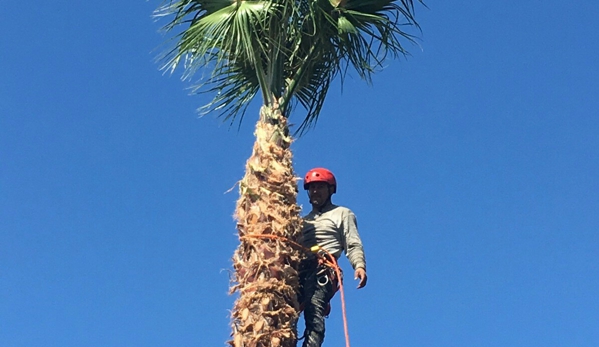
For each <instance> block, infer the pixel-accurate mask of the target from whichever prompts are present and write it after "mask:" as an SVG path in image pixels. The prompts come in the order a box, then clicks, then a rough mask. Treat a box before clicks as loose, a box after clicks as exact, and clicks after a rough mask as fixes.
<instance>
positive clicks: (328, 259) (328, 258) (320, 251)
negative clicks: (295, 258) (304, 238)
mask: <svg viewBox="0 0 599 347" xmlns="http://www.w3.org/2000/svg"><path fill="white" fill-rule="evenodd" d="M239 238H240V239H249V238H258V239H271V240H280V241H283V242H285V243H288V244H290V245H292V246H294V247H295V248H297V249H299V250H302V251H304V252H306V253H313V254H315V255H316V256H317V257H318V259H319V261H320V262H321V263H322V264H324V265H326V266H328V267H330V268H332V269H333V270H334V271H335V275H337V278H338V279H339V281H338V282H339V293H341V312H342V315H343V331H344V333H345V347H350V344H349V328H348V325H347V311H346V308H345V293H344V291H343V280H342V277H341V268H340V267H339V265H338V264H337V259H335V256H333V255H332V254H331V253H329V252H328V251H327V250H326V249H324V248H322V247H320V246H312V248H307V247H304V246H302V245H301V244H299V243H297V242H295V241H293V240H290V239H288V238H286V237H284V236H278V235H272V234H252V235H244V236H240V237H239Z"/></svg>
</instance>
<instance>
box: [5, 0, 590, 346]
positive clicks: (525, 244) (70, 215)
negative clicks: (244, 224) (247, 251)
mask: <svg viewBox="0 0 599 347" xmlns="http://www.w3.org/2000/svg"><path fill="white" fill-rule="evenodd" d="M159 5H160V3H159V2H155V1H147V2H143V1H128V2H123V1H119V2H116V1H110V0H109V1H103V2H94V3H90V2H85V1H54V2H36V3H29V2H19V1H6V2H5V3H3V5H2V10H1V13H2V14H1V19H2V20H0V31H1V32H2V33H3V34H2V35H1V37H0V56H1V58H0V62H1V64H0V76H1V77H0V346H2V347H82V346H84V347H96V346H97V347H130V346H137V347H158V346H161V347H171V346H224V343H225V341H226V340H227V339H228V336H229V326H228V325H229V318H228V310H229V309H230V308H231V305H232V302H233V299H234V297H231V296H228V295H227V291H228V284H229V283H228V281H229V279H228V271H229V270H230V268H231V266H230V257H231V255H232V253H233V251H234V249H235V248H236V246H237V243H238V241H237V238H236V234H235V228H234V221H233V218H232V214H233V209H234V203H235V200H236V198H237V193H236V190H235V189H234V190H233V192H231V193H226V192H227V191H228V190H229V189H230V188H231V187H233V186H234V185H235V184H236V182H237V181H238V180H239V179H240V178H241V177H242V175H243V169H244V164H245V160H246V159H247V157H249V155H250V151H251V146H252V142H253V137H252V132H253V126H254V122H255V120H256V119H257V111H258V109H257V106H255V107H254V106H253V107H251V108H250V110H249V111H248V114H247V115H246V119H245V122H244V123H243V125H242V126H241V128H240V129H239V131H238V130H237V127H233V128H230V127H229V126H228V125H227V124H222V123H221V122H220V121H219V120H218V119H216V118H215V117H214V116H210V115H209V116H206V117H203V118H199V117H198V115H197V114H196V113H195V109H196V108H197V107H199V106H201V105H203V104H205V103H206V102H207V101H208V100H209V97H208V96H188V95H187V94H188V92H187V91H186V88H187V87H188V84H186V83H184V82H181V81H180V80H179V76H180V74H179V75H174V76H171V77H169V76H163V74H162V73H161V72H160V71H158V64H156V63H155V61H154V58H155V57H156V55H157V54H158V52H159V51H160V49H159V47H160V46H161V44H162V43H163V42H164V41H165V40H166V38H165V37H164V36H162V35H161V34H160V33H158V30H159V28H160V26H161V25H162V24H164V23H165V22H158V23H156V22H154V21H153V19H152V18H151V14H152V11H153V10H154V9H155V8H156V7H158V6H159ZM427 5H428V6H429V8H428V9H426V8H424V7H423V6H417V8H416V16H417V19H418V20H419V22H420V24H421V26H422V33H420V34H418V35H419V37H420V40H419V46H414V45H412V46H408V48H410V51H411V53H412V55H411V56H410V57H408V58H407V59H400V60H397V61H389V62H388V64H387V67H386V68H385V69H384V70H383V71H382V72H381V73H379V74H378V75H376V76H375V78H374V84H373V86H368V85H366V84H364V83H362V82H361V81H359V80H358V79H357V77H355V75H353V77H350V78H349V79H348V81H347V83H346V85H345V87H344V90H343V92H341V90H340V88H338V87H335V88H333V89H332V90H331V91H330V94H329V99H328V101H327V104H326V106H325V109H324V111H323V113H322V115H321V118H320V120H319V122H318V124H317V127H316V128H315V129H314V130H313V131H311V132H309V133H308V134H307V135H305V136H304V137H302V138H300V139H299V140H298V141H297V142H295V143H294V145H293V149H294V152H295V156H294V162H295V165H296V171H297V173H298V175H301V174H303V173H304V172H305V171H306V170H308V169H309V168H311V167H314V166H324V167H328V168H330V169H331V170H332V171H334V172H335V174H336V175H337V178H338V182H339V188H338V194H337V195H336V196H335V197H334V202H336V203H338V204H342V205H346V206H348V207H350V208H351V209H353V210H354V212H355V213H356V215H357V216H358V223H359V227H360V233H361V235H362V238H363V241H364V244H365V247H366V256H367V261H368V273H369V283H368V285H367V286H366V288H364V289H362V290H355V289H354V288H355V283H354V282H353V281H351V276H348V277H350V280H349V281H347V283H346V287H347V289H346V291H347V295H346V296H347V305H348V318H349V328H350V336H351V342H352V346H353V347H359V346H364V347H366V346H402V347H421V346H423V347H426V346H435V347H450V346H455V347H479V346H483V347H495V346H496V347H507V346H509V347H533V346H534V347H536V346H538V347H558V346H559V347H597V346H599V295H598V294H599V236H598V232H599V178H598V177H599V136H598V135H599V119H598V117H597V115H598V113H599V67H598V62H599V21H597V18H598V17H599V3H597V2H594V1H584V2H583V1H551V0H550V1H495V2H491V1H487V2H466V1H453V2H450V1H428V2H427ZM297 116H300V115H299V114H298V115H297ZM292 119H294V120H295V122H296V123H299V121H300V117H296V118H293V117H292ZM299 196H300V202H301V203H302V204H303V205H304V206H306V205H307V204H308V203H307V199H306V196H305V194H304V192H303V191H302V192H300V195H299ZM342 264H343V266H344V268H345V269H346V273H349V272H351V271H350V270H351V269H350V268H349V265H348V263H347V261H344V262H342ZM333 305H334V308H333V313H332V316H331V318H330V319H329V320H328V321H327V326H328V332H327V338H326V340H325V347H326V346H328V347H333V346H342V345H343V344H344V341H343V329H342V322H341V319H340V317H341V314H340V305H339V299H338V297H336V298H335V299H333Z"/></svg>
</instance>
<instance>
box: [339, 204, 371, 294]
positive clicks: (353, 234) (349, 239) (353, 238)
mask: <svg viewBox="0 0 599 347" xmlns="http://www.w3.org/2000/svg"><path fill="white" fill-rule="evenodd" d="M342 229H343V236H344V237H343V240H344V245H343V248H344V249H345V254H346V255H347V259H348V260H349V263H350V264H351V266H352V267H353V268H354V270H355V273H354V279H359V280H360V282H359V283H358V289H359V288H363V287H364V286H365V285H366V282H367V280H368V276H367V275H366V257H365V256H364V247H363V246H362V240H361V239H360V235H359V234H358V222H357V219H356V216H355V215H354V214H353V212H351V211H349V210H348V211H347V212H346V213H345V214H344V218H343V226H342Z"/></svg>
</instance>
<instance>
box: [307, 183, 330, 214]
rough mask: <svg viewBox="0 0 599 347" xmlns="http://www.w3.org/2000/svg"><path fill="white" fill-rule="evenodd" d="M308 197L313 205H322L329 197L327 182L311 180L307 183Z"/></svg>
mask: <svg viewBox="0 0 599 347" xmlns="http://www.w3.org/2000/svg"><path fill="white" fill-rule="evenodd" d="M308 197H309V198H310V204H312V206H313V207H316V208H318V207H322V206H323V205H324V204H325V203H326V202H327V201H328V200H329V197H330V193H329V184H328V183H326V182H312V183H310V185H308Z"/></svg>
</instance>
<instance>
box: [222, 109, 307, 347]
mask: <svg viewBox="0 0 599 347" xmlns="http://www.w3.org/2000/svg"><path fill="white" fill-rule="evenodd" d="M255 136H256V142H255V143H254V149H253V153H252V156H251V157H250V158H249V160H248V161H247V164H246V172H245V176H244V178H243V179H242V180H241V182H240V185H239V188H240V197H239V200H238V201H237V206H236V211H235V216H236V219H237V230H238V232H239V239H240V245H239V247H238V248H237V250H236V251H235V254H234V255H233V267H234V269H235V274H234V278H233V280H234V283H233V285H232V287H231V293H234V292H238V293H239V298H238V299H237V301H236V302H235V304H234V307H233V312H232V314H231V317H232V329H233V332H232V337H233V340H232V341H229V344H230V345H231V346H234V347H295V344H296V341H297V328H296V325H297V320H298V315H299V304H298V301H297V295H296V293H297V289H298V286H299V282H298V274H297V271H296V269H297V265H298V263H299V260H300V256H301V254H300V251H299V250H298V249H297V248H296V247H294V246H293V244H292V243H291V242H290V241H295V242H297V240H298V238H299V236H300V230H301V219H300V217H299V211H300V208H299V206H298V205H297V202H296V199H297V178H296V177H295V175H294V172H293V166H292V155H291V150H290V148H289V147H290V145H291V137H289V136H288V128H287V119H286V118H285V117H283V115H282V114H281V112H280V110H279V109H278V106H263V107H262V109H261V110H260V120H259V121H258V123H257V125H256V131H255Z"/></svg>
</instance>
